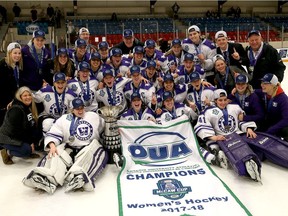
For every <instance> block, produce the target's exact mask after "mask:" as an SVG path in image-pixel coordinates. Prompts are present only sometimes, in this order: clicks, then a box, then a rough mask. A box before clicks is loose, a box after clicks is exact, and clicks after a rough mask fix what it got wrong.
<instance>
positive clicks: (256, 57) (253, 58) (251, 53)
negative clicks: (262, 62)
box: [249, 47, 261, 66]
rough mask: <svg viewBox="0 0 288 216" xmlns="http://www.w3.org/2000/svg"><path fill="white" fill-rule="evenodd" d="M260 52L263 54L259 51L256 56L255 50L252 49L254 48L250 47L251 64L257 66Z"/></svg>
mask: <svg viewBox="0 0 288 216" xmlns="http://www.w3.org/2000/svg"><path fill="white" fill-rule="evenodd" d="M260 54H261V53H258V54H257V55H255V56H254V54H253V51H252V49H251V47H250V49H249V61H250V66H255V65H256V62H257V60H258V58H259V56H260Z"/></svg>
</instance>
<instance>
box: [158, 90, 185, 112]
mask: <svg viewBox="0 0 288 216" xmlns="http://www.w3.org/2000/svg"><path fill="white" fill-rule="evenodd" d="M187 90H188V87H187V85H185V84H179V85H176V84H175V87H174V90H173V92H172V94H173V98H174V102H175V103H183V102H184V100H185V98H186V96H187ZM164 92H165V90H164V88H161V89H159V90H158V91H157V92H156V98H157V107H158V108H161V107H162V103H163V102H162V101H163V93H164Z"/></svg>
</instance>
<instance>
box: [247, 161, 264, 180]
mask: <svg viewBox="0 0 288 216" xmlns="http://www.w3.org/2000/svg"><path fill="white" fill-rule="evenodd" d="M245 166H246V170H247V173H248V174H249V175H250V177H251V179H253V180H254V181H257V182H261V177H260V173H259V171H258V165H257V164H256V163H255V161H254V160H252V159H250V160H248V161H246V162H245Z"/></svg>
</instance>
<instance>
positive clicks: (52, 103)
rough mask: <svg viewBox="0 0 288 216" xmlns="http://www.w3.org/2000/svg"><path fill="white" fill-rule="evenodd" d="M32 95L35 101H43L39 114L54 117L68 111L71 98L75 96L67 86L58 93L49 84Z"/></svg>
mask: <svg viewBox="0 0 288 216" xmlns="http://www.w3.org/2000/svg"><path fill="white" fill-rule="evenodd" d="M33 96H34V99H35V102H36V103H43V106H44V110H43V112H42V113H41V114H40V116H51V117H53V118H55V119H58V118H60V117H61V116H62V115H63V114H66V113H68V111H69V110H70V109H71V108H72V104H71V103H72V100H73V99H74V98H75V97H77V95H76V94H75V93H74V92H73V91H72V90H70V89H68V87H67V88H66V89H65V90H64V93H62V94H58V93H56V92H55V87H53V86H49V85H48V86H47V87H45V88H42V89H40V90H38V91H37V92H36V93H35V94H34V95H33ZM57 104H58V105H57Z"/></svg>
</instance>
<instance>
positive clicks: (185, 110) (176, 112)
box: [156, 103, 197, 124]
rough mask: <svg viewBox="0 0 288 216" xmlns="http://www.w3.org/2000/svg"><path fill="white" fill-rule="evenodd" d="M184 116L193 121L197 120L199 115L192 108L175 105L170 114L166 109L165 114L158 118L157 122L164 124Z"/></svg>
mask: <svg viewBox="0 0 288 216" xmlns="http://www.w3.org/2000/svg"><path fill="white" fill-rule="evenodd" d="M182 115H187V116H188V118H189V119H190V120H191V121H192V120H196V119H197V114H196V113H195V112H194V111H193V110H192V109H191V108H190V107H188V106H186V105H185V104H183V103H175V105H174V109H173V111H172V112H170V111H168V110H167V109H165V108H164V109H163V112H162V113H161V114H160V115H159V116H158V117H157V118H156V122H157V123H158V124H162V123H164V122H168V121H171V120H173V119H176V118H178V117H180V116H182Z"/></svg>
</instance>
